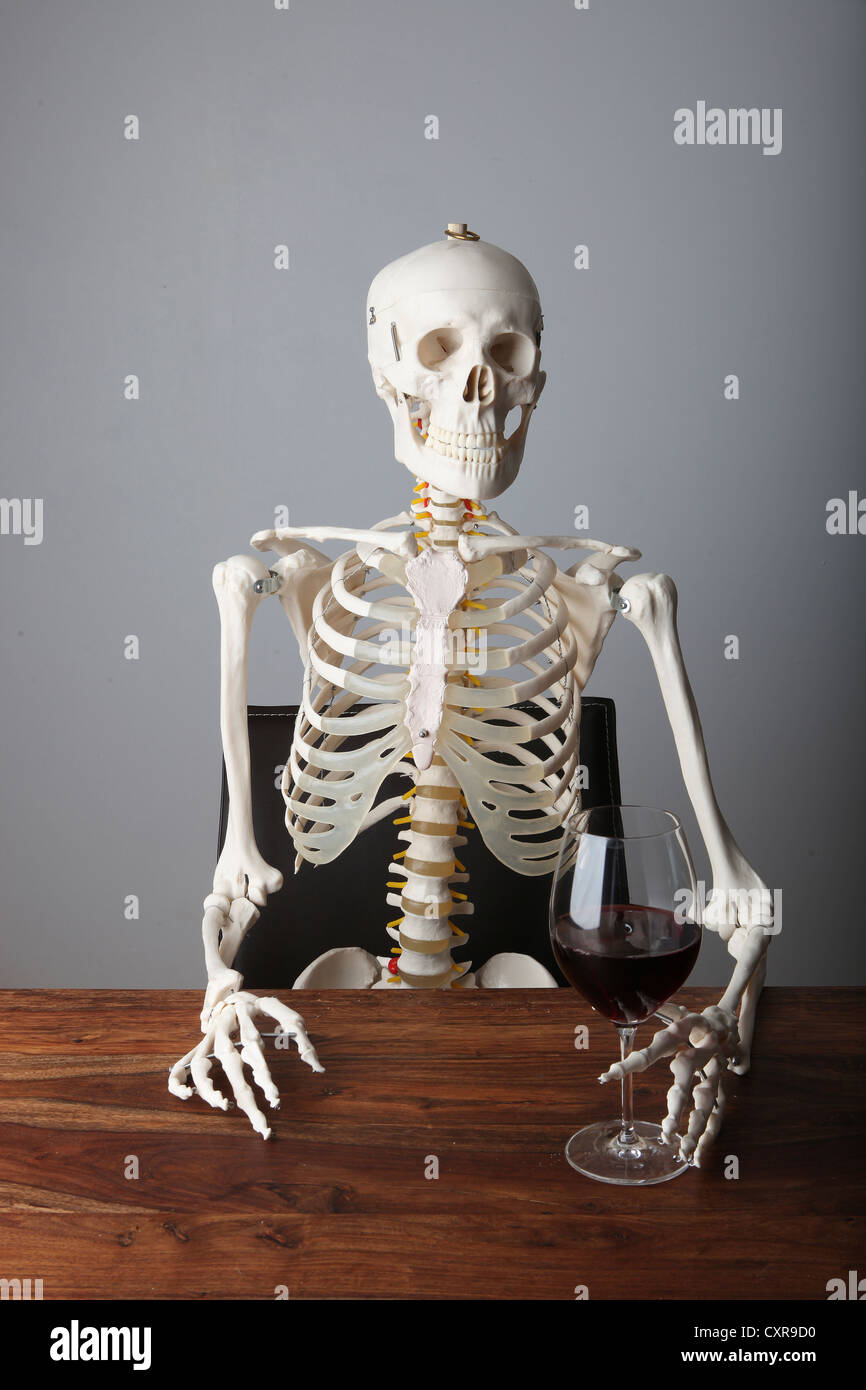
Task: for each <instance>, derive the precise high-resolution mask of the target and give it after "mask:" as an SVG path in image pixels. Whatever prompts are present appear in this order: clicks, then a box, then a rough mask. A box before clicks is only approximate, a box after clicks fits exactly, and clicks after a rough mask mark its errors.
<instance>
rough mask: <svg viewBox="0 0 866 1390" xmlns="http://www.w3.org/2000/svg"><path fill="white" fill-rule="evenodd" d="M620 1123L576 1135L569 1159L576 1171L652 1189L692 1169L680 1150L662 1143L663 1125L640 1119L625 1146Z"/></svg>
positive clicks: (603, 1124) (567, 1148) (598, 1179)
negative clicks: (651, 1186)
mask: <svg viewBox="0 0 866 1390" xmlns="http://www.w3.org/2000/svg"><path fill="white" fill-rule="evenodd" d="M621 1131H622V1125H621V1124H620V1122H619V1120H604V1121H602V1122H601V1123H600V1124H596V1125H587V1127H586V1129H579V1130H578V1131H577V1133H576V1134H572V1136H571V1138H570V1139H569V1141H568V1143H567V1144H566V1146H565V1156H566V1158H567V1159H568V1161H569V1163H570V1164H571V1166H572V1168H576V1169H577V1171H578V1173H583V1175H584V1176H585V1177H587V1178H595V1180H596V1182H612V1183H618V1184H620V1185H621V1186H626V1187H648V1186H649V1185H650V1184H651V1183H655V1182H668V1181H669V1180H670V1179H671V1178H675V1177H677V1176H678V1174H680V1173H685V1172H686V1170H687V1169H688V1168H689V1167H691V1165H690V1164H689V1163H687V1162H686V1160H685V1159H684V1158H680V1155H679V1150H678V1149H676V1148H674V1147H673V1146H672V1145H671V1144H665V1143H663V1142H662V1138H661V1133H662V1128H661V1125H654V1124H649V1123H648V1122H647V1121H645V1120H636V1121H635V1124H634V1127H633V1129H632V1135H633V1136H634V1137H633V1140H632V1142H630V1143H628V1144H623V1143H622V1142H621V1139H620V1134H621Z"/></svg>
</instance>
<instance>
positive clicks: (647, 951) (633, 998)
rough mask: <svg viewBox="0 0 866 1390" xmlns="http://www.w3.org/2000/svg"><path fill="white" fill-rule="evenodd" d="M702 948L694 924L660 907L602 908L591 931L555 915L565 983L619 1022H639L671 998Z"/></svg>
mask: <svg viewBox="0 0 866 1390" xmlns="http://www.w3.org/2000/svg"><path fill="white" fill-rule="evenodd" d="M700 945H701V929H700V927H699V926H697V924H696V923H694V922H678V921H677V920H676V918H675V916H674V914H673V912H666V911H665V910H664V909H663V908H658V907H637V906H635V907H620V906H611V907H605V908H602V909H601V913H600V920H599V922H598V925H597V926H594V927H592V928H590V929H587V928H584V927H581V926H580V925H579V923H577V922H575V921H574V920H573V918H571V917H568V916H566V917H559V918H557V921H556V926H555V929H554V934H553V953H554V955H555V956H556V961H557V964H558V965H559V968H560V970H561V971H562V973H563V975H564V976H565V978H566V979H567V980H568V982H569V984H572V985H574V988H575V989H577V990H579V991H580V993H581V994H582V995H583V997H584V998H585V999H588V1000H589V1002H590V1004H592V1006H593V1008H595V1009H598V1012H599V1013H600V1014H604V1016H605V1017H606V1018H609V1019H611V1020H612V1022H614V1023H619V1024H635V1023H643V1021H644V1020H645V1019H647V1018H649V1017H650V1015H651V1014H653V1013H655V1011H656V1009H657V1008H658V1007H659V1005H660V1004H663V1003H664V1001H665V1000H666V999H670V997H671V995H672V994H675V993H676V992H677V990H678V989H679V988H680V985H682V984H684V983H685V981H686V980H687V979H688V977H689V975H690V974H691V971H692V967H693V966H694V963H695V961H696V960H697V958H698V951H699V950H700Z"/></svg>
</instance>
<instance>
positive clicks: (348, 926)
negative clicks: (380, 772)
mask: <svg viewBox="0 0 866 1390" xmlns="http://www.w3.org/2000/svg"><path fill="white" fill-rule="evenodd" d="M581 708H582V713H581V729H580V761H581V763H582V764H583V765H584V766H585V767H586V768H587V771H588V786H587V788H586V789H585V790H584V791H583V794H582V798H583V805H584V806H586V807H590V806H603V805H608V804H610V803H614V804H616V803H618V802H619V801H620V786H619V766H618V763H617V752H616V718H615V711H614V704H613V701H612V700H607V699H602V698H599V697H592V696H590V697H584V699H583V700H582V702H581ZM297 712H298V709H297V706H296V705H274V706H269V705H251V706H250V707H249V710H248V719H249V733H250V766H251V779H252V799H253V825H254V828H255V834H256V841H257V843H258V846H259V849H260V850H261V852H262V854H263V855H264V857H265V859H266V860H267V861H268V863H269V864H273V865H274V866H275V867H276V868H278V869H280V871H281V872H282V874H283V875H284V878H285V882H284V885H283V888H282V889H281V891H280V892H279V893H276V894H274V896H273V897H271V898H270V899H269V901H268V903H267V906H266V907H265V908H264V909H263V911H262V915H261V917H260V919H259V921H258V922H256V924H255V926H254V927H252V929H251V930H250V932H249V933H248V935H247V937H246V939H245V940H244V942H243V945H242V946H241V948H240V951H239V952H238V956H237V959H236V961H235V964H236V967H237V969H238V970H240V971H241V973H242V974H243V976H244V983H245V985H246V987H247V988H250V989H288V988H291V986H292V984H293V983H294V981H295V980H296V979H297V977H298V975H299V974H300V973H301V971H302V970H303V969H304V968H305V966H307V965H309V964H310V962H311V961H312V960H314V959H315V958H316V956H319V955H321V953H322V952H323V951H327V950H330V949H331V948H332V947H334V946H363V947H364V948H365V950H367V951H370V952H371V954H373V955H382V956H386V955H388V954H389V952H390V947H391V944H392V943H391V941H390V938H389V937H388V935H387V933H386V931H385V923H386V922H388V921H390V920H392V919H393V918H394V916H395V915H397V912H396V909H395V908H391V907H389V906H388V905H387V903H386V902H385V894H386V892H387V891H388V890H387V889H386V887H385V880H386V879H387V878H388V877H389V874H388V872H387V870H388V864H389V863H390V861H391V858H392V855H393V853H394V851H395V850H396V849H399V848H402V846H401V844H400V842H399V841H398V840H397V830H396V829H395V828H394V826H393V825H392V823H391V822H392V817H390V816H389V817H387V818H386V819H385V820H384V821H380V822H379V824H378V825H374V826H371V828H370V829H369V830H365V831H364V832H363V834H362V835H359V836H358V837H357V839H355V840H354V841H353V843H352V844H351V845H350V846H349V847H348V848H347V849H346V850H344V852H343V854H342V855H341V856H340V858H339V859H337V860H335V861H334V863H332V864H323V865H321V866H319V867H317V868H313V866H312V865H310V864H303V865H302V866H301V869H300V872H299V873H297V874H295V872H294V859H295V851H294V846H293V845H292V842H291V839H290V837H289V833H288V830H287V829H286V824H285V806H284V803H283V798H282V795H281V793H280V790H279V785H280V775H281V772H282V766H283V764H284V763H285V762H286V761H287V759H288V756H289V749H290V747H291V743H292V733H293V730H294V723H295V717H296V715H297ZM407 786H408V783H407V780H406V778H405V777H403V776H398V777H393V778H389V779H388V781H387V782H386V784H385V790H386V791H387V794H388V795H392V796H393V795H399V794H400V793H401V792H403V791H405V790H406V789H407ZM227 816H228V788H227V786H226V779H225V767H223V780H222V798H221V804H220V826H219V848H220V849H221V848H222V844H223V840H224V839H225V831H226V821H227ZM466 833H467V837H468V842H467V844H466V845H465V846H464V847H463V848H461V849H460V850H459V856H460V859H461V861H462V862H463V863H464V864H465V865H466V868H467V870H468V872H469V876H470V877H469V884H468V893H469V897H470V899H471V900H472V902H473V903H474V904H475V913H474V915H473V916H471V917H465V918H462V919H461V926H463V927H464V928H465V929H466V930H467V931H468V932H469V941H468V943H467V945H466V947H465V948H464V949H463V950H460V951H458V952H457V959H470V960H471V961H472V962H473V964H474V965H475V967H476V968H478V967H480V966H482V965H483V964H484V962H485V961H486V960H488V959H489V958H490V956H492V955H496V954H497V952H499V951H523V952H526V953H527V954H528V955H531V956H534V957H535V959H536V960H539V961H541V962H542V964H544V965H546V966H547V968H548V970H550V971H551V973H552V974H553V975H554V977H555V978H557V979H559V978H560V976H559V974H558V972H557V969H556V965H555V963H554V960H553V955H552V952H551V950H550V944H549V941H548V932H547V909H548V899H549V896H550V876H549V875H546V874H545V875H543V876H540V877H535V878H527V877H525V876H524V875H523V874H517V873H514V872H513V870H511V869H507V868H506V867H505V865H504V864H501V863H500V862H499V860H498V859H496V858H495V857H494V856H493V855H492V854H491V853H490V851H489V850H488V849H487V848H486V846H485V844H484V842H483V840H482V839H481V836H480V835H479V834H478V832H477V831H471V830H470V831H467V832H466Z"/></svg>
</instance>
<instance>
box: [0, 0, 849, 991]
mask: <svg viewBox="0 0 866 1390" xmlns="http://www.w3.org/2000/svg"><path fill="white" fill-rule="evenodd" d="M864 37H866V7H864V6H863V4H861V3H858V2H857V0H833V2H832V3H825V4H822V5H818V4H815V3H814V0H808V3H807V2H806V0H776V2H773V3H762V4H755V3H753V0H728V3H725V4H721V3H711V0H701V3H696V0H668V2H667V3H659V4H654V5H648V4H646V3H645V0H630V3H619V4H615V3H604V0H591V4H590V9H589V11H588V12H585V13H581V12H578V11H577V10H576V9H575V8H574V6H573V5H572V4H571V3H570V2H569V0H560V2H559V3H540V4H531V3H529V0H526V3H523V4H517V3H513V2H509V3H503V2H502V0H500V3H494V0H476V3H468V4H467V3H466V2H465V0H439V3H419V0H409V2H408V3H407V0H400V3H398V0H388V2H387V3H370V4H358V3H356V0H352V3H348V2H341V3H328V4H322V3H320V4H314V3H312V0H310V2H309V3H302V0H292V3H291V8H290V10H289V11H288V12H287V13H281V12H277V11H275V9H274V7H273V5H272V4H271V3H270V0H259V2H258V3H252V2H250V3H246V4H241V3H237V4H231V3H228V0H195V2H192V0H185V2H184V3H178V0H148V3H147V4H141V3H133V2H132V0H126V3H95V0H88V2H87V3H84V2H83V0H77V2H76V3H70V0H34V2H33V3H28V4H26V5H25V4H15V3H11V0H6V2H5V3H4V4H3V6H2V34H0V39H2V57H0V151H2V155H0V159H2V165H0V170H2V187H3V194H4V197H3V203H4V214H3V219H2V232H0V236H2V247H0V250H2V254H0V277H2V299H3V305H4V309H3V332H2V341H3V361H2V385H0V391H2V413H0V428H2V482H0V492H2V494H3V495H4V496H6V497H7V498H15V497H19V498H32V497H35V498H42V499H43V501H44V536H43V540H42V544H41V545H35V544H34V545H25V544H24V537H23V535H15V534H9V535H4V536H2V537H0V565H2V651H3V655H4V660H3V678H2V700H3V724H2V728H3V739H2V748H0V760H2V762H0V778H2V790H3V795H2V878H0V883H2V898H0V902H2V909H0V910H2V924H3V932H2V936H0V985H4V986H26V985H46V986H48V985H68V986H86V985H100V986H101V985H117V986H121V985H126V986H151V985H152V986H181V985H184V986H193V985H197V984H200V983H201V982H202V981H203V979H204V967H203V962H202V958H201V946H200V937H199V920H200V903H201V899H202V897H203V896H204V894H205V893H206V892H207V891H208V888H209V882H210V877H211V874H212V869H213V856H214V839H215V830H216V812H217V792H218V760H219V731H218V699H217V679H218V624H217V614H216V606H215V603H214V600H213V596H212V593H211V588H210V572H211V569H212V566H213V564H214V563H215V562H216V561H217V560H220V559H222V558H224V557H226V556H228V555H231V554H233V553H236V552H238V551H243V550H246V549H247V542H248V538H249V536H250V535H251V534H252V532H253V531H254V530H256V529H258V528H260V527H263V526H268V525H271V524H273V517H274V507H275V506H277V505H280V504H285V505H287V506H289V507H290V509H291V514H292V521H293V522H294V523H296V524H300V523H302V522H304V521H318V522H322V521H330V522H333V523H336V524H342V525H349V524H352V523H354V524H356V525H357V524H365V523H369V522H372V521H373V520H375V519H377V518H379V517H382V516H387V515H390V514H392V513H393V512H394V511H397V510H399V509H400V507H402V506H403V505H404V504H405V501H406V499H407V495H408V492H409V490H410V489H411V480H410V478H409V476H408V474H407V473H406V472H405V470H404V469H403V468H402V467H401V466H400V465H398V464H396V463H395V462H394V461H393V458H392V455H391V449H390V426H389V422H388V419H387V415H386V412H385V409H384V407H383V406H382V405H381V403H380V402H378V401H377V400H376V398H375V396H374V393H373V390H372V386H371V384H370V380H369V372H368V367H367V364H366V361H365V334H364V296H365V291H366V288H367V285H368V283H369V281H370V280H371V279H372V276H373V275H374V273H375V272H376V271H377V270H378V269H379V268H380V267H381V266H382V265H384V264H385V263H386V262H387V261H389V260H391V259H392V258H394V257H395V256H397V255H400V254H402V253H404V252H405V251H408V250H410V249H412V248H414V247H415V246H418V245H421V244H423V243H424V242H427V241H432V240H435V239H436V238H437V237H438V236H439V235H440V233H441V231H442V228H443V227H444V225H445V222H446V221H449V220H457V219H459V220H467V221H468V222H469V224H470V226H471V227H473V228H475V229H476V230H478V231H479V232H480V233H481V235H482V236H483V237H484V238H485V239H486V240H489V241H493V242H495V243H497V244H499V245H501V246H504V247H506V248H507V249H508V250H510V251H512V252H514V253H515V254H516V255H518V256H520V257H521V258H522V259H523V260H524V261H525V262H526V263H527V265H528V266H529V268H530V270H531V271H532V273H533V274H534V275H535V277H536V279H537V281H538V284H539V286H540V289H541V293H542V299H543V302H544V308H545V315H546V331H545V338H544V365H545V367H546V369H547V371H548V375H549V382H548V386H547V390H546V393H545V396H544V400H543V402H542V405H541V407H540V409H539V411H538V413H537V416H536V418H535V421H534V423H533V426H532V430H531V432H530V436H529V446H528V448H527V455H526V459H525V462H524V465H523V469H522V471H521V474H520V477H519V479H518V481H517V483H516V484H515V485H514V487H513V489H512V490H511V491H510V492H509V493H508V495H507V496H506V497H504V498H503V499H501V502H500V504H499V510H500V511H501V512H502V513H503V514H504V515H505V516H507V517H508V518H509V520H511V521H512V523H514V524H516V525H518V526H520V527H521V528H522V529H523V530H526V531H544V530H547V531H556V530H562V529H565V530H568V529H570V528H571V526H572V518H573V513H574V508H575V506H576V505H578V504H581V503H584V504H586V505H588V506H589V509H590V528H589V530H590V534H592V535H594V536H598V537H601V538H604V539H607V540H611V541H617V542H625V543H628V544H635V545H638V546H640V548H641V549H642V550H643V552H644V561H643V562H642V567H645V568H647V569H651V570H668V571H669V572H671V573H672V574H673V575H674V576H675V578H676V580H677V583H678V585H679V588H680V595H681V630H682V638H683V646H684V650H685V653H686V658H687V662H688V664H689V668H690V671H691V675H692V680H693V684H694V688H695V692H696V695H697V699H698V703H699V706H700V709H701V711H702V715H703V721H704V727H705V731H706V735H707V741H708V744H709V748H710V754H711V760H712V764H713V768H714V773H715V778H716V782H717V787H718V792H719V797H720V800H721V803H722V805H723V807H724V809H725V811H726V813H727V815H728V817H729V820H730V822H731V824H732V826H733V828H734V831H735V834H736V835H737V837H738V838H739V840H740V842H741V844H742V845H743V847H744V849H745V850H746V852H747V854H748V855H749V857H750V858H751V859H752V860H753V862H754V863H755V865H756V866H757V867H758V868H759V870H760V871H761V872H762V873H763V875H764V877H765V878H766V879H767V881H768V882H769V883H770V884H771V885H772V886H773V887H776V888H782V890H783V894H784V899H783V901H784V914H785V915H784V928H783V931H782V935H781V937H780V939H779V940H778V941H777V942H776V943H775V944H774V946H773V951H772V966H771V978H772V979H773V980H774V981H775V982H776V983H799V984H812V983H822V984H833V983H835V984H843V983H844V984H848V983H854V982H856V981H858V980H860V981H861V982H862V980H863V978H864V956H863V950H862V948H861V945H860V941H861V936H862V930H861V922H860V912H859V911H858V910H857V908H856V896H855V894H856V889H855V872H854V871H855V867H856V864H857V863H858V862H859V855H860V853H861V852H862V851H861V839H862V831H863V817H862V812H861V800H860V798H861V796H862V785H863V780H862V779H863V760H862V724H861V719H860V710H861V707H862V689H863V684H862V682H863V672H862V637H861V634H862V630H863V618H862V600H863V586H862V582H861V576H862V555H863V550H864V547H866V539H864V538H863V537H862V536H859V535H842V536H832V535H829V534H828V533H827V530H826V525H825V522H826V507H827V502H828V499H830V498H832V497H837V496H843V497H847V494H848V491H849V489H856V488H857V487H858V484H859V486H860V487H861V488H863V489H864V491H866V484H864V472H863V470H862V467H860V466H858V465H860V464H861V458H860V457H858V456H859V455H860V454H861V448H862V446H861V441H862V438H863V434H864V420H863V413H864V412H863V404H862V402H863V391H862V370H863V361H862V329H863V278H862V273H861V272H862V254H863V252H862V235H863V222H862V213H863V202H864V199H863V185H862V170H863V159H862V149H863V128H862V116H863V104H864V103H863V98H862V94H861V92H860V91H859V90H858V84H859V78H860V75H861V74H860V71H859V67H858V65H859V62H860V59H861V54H862V45H863V39H864ZM699 100H705V101H706V102H707V103H708V104H709V105H719V106H721V107H725V108H727V107H730V106H757V107H767V108H776V107H781V108H782V109H783V112H784V124H783V148H782V151H781V153H779V154H777V155H776V156H775V157H768V156H765V155H763V154H762V151H761V149H760V148H757V147H735V148H731V147H720V148H710V147H707V146H705V147H703V148H699V147H691V148H689V147H679V146H677V145H676V144H675V143H674V139H673V130H674V115H673V113H674V111H675V110H676V109H677V108H680V107H685V106H690V107H692V108H694V106H695V103H696V102H697V101H699ZM128 114H135V115H137V116H138V117H139V119H140V123H141V129H140V139H139V140H138V141H129V140H126V139H125V138H124V134H123V121H124V118H125V117H126V116H127V115H128ZM431 114H432V115H437V116H438V117H439V121H440V131H439V139H438V140H436V141H434V140H428V139H425V133H424V131H425V117H426V116H428V115H431ZM278 243H286V244H288V246H289V247H290V253H291V268H290V269H289V270H288V271H285V272H280V271H278V270H276V269H275V268H274V265H273V248H274V246H275V245H277V244H278ZM578 243H586V244H587V245H588V246H589V251H590V268H589V269H588V270H585V271H578V270H576V269H574V267H573V248H574V247H575V245H576V244H578ZM128 373H136V374H138V375H139V377H140V380H141V399H140V400H139V401H137V402H129V401H126V400H124V395H123V381H124V377H125V376H126V375H127V374H128ZM728 373H736V374H737V375H738V376H739V378H740V383H741V388H740V389H741V394H740V399H739V400H738V401H726V400H725V399H724V395H723V380H724V377H725V375H726V374H728ZM864 525H866V523H864ZM129 634H135V635H137V636H138V638H139V639H140V659H139V660H137V661H130V660H126V659H125V658H124V638H125V637H126V636H127V635H129ZM728 634H736V635H737V636H738V637H739V640H740V658H739V660H737V661H729V660H725V658H724V651H723V647H724V639H725V637H726V636H727V635H728ZM252 669H253V674H252V680H251V689H250V699H251V701H252V702H257V703H268V702H273V703H280V702H284V701H290V700H292V699H293V698H295V697H296V696H297V693H298V689H299V681H300V676H301V667H300V663H299V660H298V656H297V651H296V649H295V647H294V643H293V639H292V636H291V632H290V630H289V629H288V626H287V624H286V623H285V621H284V620H283V617H282V614H281V612H280V610H279V608H278V605H277V604H276V603H274V604H273V605H272V606H271V605H267V606H266V607H265V609H263V610H262V612H261V613H260V615H259V619H258V631H257V632H256V633H255V636H254V642H253V661H252ZM590 690H591V691H595V692H596V693H600V694H610V695H612V696H614V697H615V699H616V700H617V702H618V709H619V717H620V729H621V756H622V765H623V770H624V794H625V796H626V799H629V800H632V801H638V802H649V803H651V804H657V805H665V806H669V807H671V808H674V809H679V810H681V811H683V812H684V813H685V815H686V821H687V825H688V826H689V828H690V833H691V838H692V841H693V844H695V847H696V848H697V832H696V830H694V828H693V825H694V823H693V820H692V818H691V816H690V813H689V808H688V803H687V801H686V797H685V793H684V791H683V788H682V784H681V782H680V779H679V774H678V769H677V765H676V759H675V755H674V749H673V742H672V738H671V736H670V732H669V730H668V727H667V724H666V721H665V716H664V711H663V707H662V703H661V698H660V696H659V693H658V689H657V686H656V684H655V680H654V676H653V673H652V668H651V665H650V661H649V658H648V655H647V653H646V651H645V649H644V648H643V645H642V643H641V640H640V638H639V636H638V635H637V633H636V632H635V631H634V630H633V629H632V628H630V627H628V626H627V625H626V624H624V623H620V624H617V625H616V627H615V628H614V630H613V632H612V634H611V636H610V638H609V641H608V647H607V649H606V651H605V652H604V654H603V656H602V660H601V662H600V664H599V667H598V669H597V672H596V674H595V676H594V678H593V681H592V684H591V687H590ZM700 867H702V868H703V869H704V872H705V876H706V865H705V861H703V859H701V864H700ZM322 872H324V871H322ZM129 894H136V895H138V896H139V897H140V902H141V917H140V920H138V921H127V920H125V918H124V899H125V897H126V896H127V895H129ZM384 920H385V909H384V903H383V922H384ZM347 941H348V934H347ZM383 941H384V938H383ZM727 968H728V967H727V963H726V961H725V958H724V952H723V950H722V948H721V947H720V945H719V943H718V942H717V941H713V942H712V943H711V946H709V947H708V948H707V949H706V951H705V953H704V955H703V957H702V960H701V964H700V969H699V973H698V975H697V976H696V979H698V980H700V981H704V982H711V981H719V980H722V979H723V978H725V977H726V975H727Z"/></svg>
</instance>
